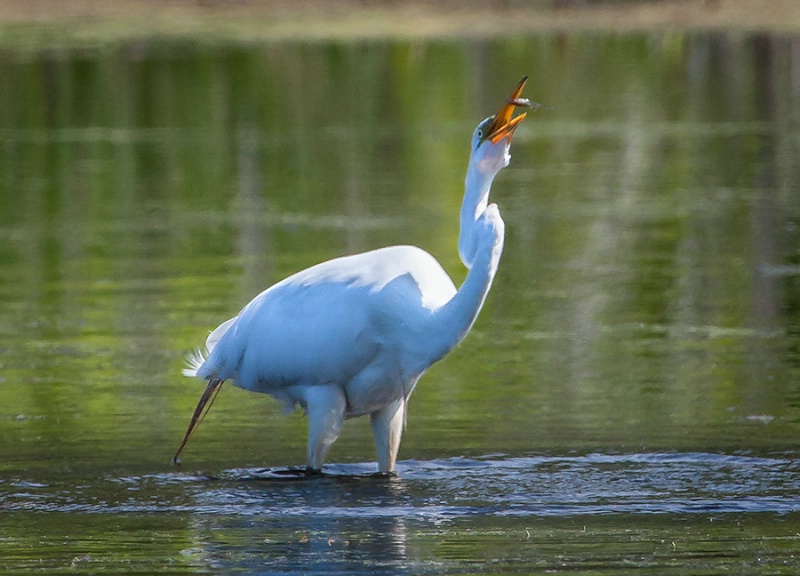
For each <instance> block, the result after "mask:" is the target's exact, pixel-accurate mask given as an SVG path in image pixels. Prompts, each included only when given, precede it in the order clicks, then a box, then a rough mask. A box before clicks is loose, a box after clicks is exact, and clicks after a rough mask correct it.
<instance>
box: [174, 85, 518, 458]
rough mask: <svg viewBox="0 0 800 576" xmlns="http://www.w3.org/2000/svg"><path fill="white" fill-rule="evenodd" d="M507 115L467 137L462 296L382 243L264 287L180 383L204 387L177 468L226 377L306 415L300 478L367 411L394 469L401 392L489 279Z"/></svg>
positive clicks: (418, 259)
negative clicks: (195, 381)
mask: <svg viewBox="0 0 800 576" xmlns="http://www.w3.org/2000/svg"><path fill="white" fill-rule="evenodd" d="M524 83H525V79H523V80H522V81H521V82H520V84H519V85H518V86H517V89H516V90H515V91H514V93H513V94H512V97H511V98H512V99H514V98H518V97H519V95H520V93H521V91H522V87H523V86H524ZM509 102H510V101H509ZM512 111H513V103H508V104H506V105H504V106H503V108H502V109H501V111H500V112H499V113H498V114H497V115H495V116H494V117H491V118H487V119H486V120H484V121H483V122H481V124H480V125H479V126H478V128H476V130H475V133H474V135H473V138H472V150H471V155H470V163H469V167H468V170H467V178H466V186H465V194H464V202H463V205H462V210H461V234H460V237H459V254H460V256H461V259H462V261H463V262H464V264H465V265H466V266H467V267H468V268H469V273H468V274H467V277H466V279H465V280H464V283H463V284H462V286H461V288H460V289H459V290H456V287H455V285H454V284H453V281H452V280H451V279H450V277H449V276H448V275H447V273H446V272H445V271H444V269H442V267H441V266H440V265H439V263H438V262H437V261H436V259H435V258H433V256H431V255H430V254H429V253H427V252H425V251H424V250H422V249H420V248H417V247H414V246H391V247H387V248H381V249H378V250H373V251H370V252H365V253H363V254H356V255H353V256H344V257H341V258H336V259H334V260H329V261H327V262H323V263H321V264H317V265H316V266H312V267H311V268H308V269H306V270H303V271H301V272H298V273H296V274H294V275H292V276H289V277H288V278H286V279H284V280H282V281H281V282H278V283H277V284H275V285H273V286H271V287H270V288H268V289H266V290H265V291H263V292H262V293H261V294H259V295H258V296H256V297H255V298H254V299H253V300H252V301H250V303H248V304H247V305H246V306H245V307H244V308H243V309H242V311H241V312H240V313H239V314H238V315H237V316H236V317H235V318H232V319H230V320H227V321H226V322H224V323H222V324H221V325H220V326H219V327H217V328H216V329H215V330H214V331H213V332H212V333H211V334H210V335H209V337H208V339H207V340H206V350H205V352H201V351H197V352H195V353H193V354H192V355H190V357H189V358H188V364H189V368H187V369H186V370H184V374H186V375H187V376H193V377H199V378H203V379H205V380H208V385H207V387H206V390H205V392H204V394H203V397H202V398H201V400H200V402H199V403H198V406H197V409H196V410H195V414H194V417H193V418H192V422H191V424H190V425H189V429H188V430H187V433H186V436H185V438H184V441H183V443H182V444H181V447H180V448H179V450H178V453H177V454H176V455H175V459H176V460H177V457H178V455H179V454H180V451H181V450H182V449H183V446H184V445H185V444H186V441H187V440H188V438H189V436H190V435H191V433H192V431H193V430H194V428H195V427H196V425H197V423H198V422H199V421H200V419H201V416H202V414H203V408H204V406H205V405H206V403H207V402H208V400H209V399H211V398H213V397H214V396H215V394H216V392H218V390H219V388H220V386H221V385H222V383H223V382H224V381H226V380H232V381H233V382H234V384H235V385H236V386H239V387H241V388H244V389H247V390H251V391H254V392H262V393H266V394H269V395H271V396H273V397H275V398H277V399H278V400H280V401H283V402H284V403H285V404H286V406H287V407H288V408H293V407H296V406H300V407H302V408H303V409H304V410H305V411H306V414H307V416H308V425H309V434H308V452H307V456H306V465H307V467H308V469H310V470H313V471H319V470H320V468H321V467H322V464H323V462H324V461H325V458H326V456H327V453H328V450H329V448H330V446H331V444H332V443H333V441H334V440H335V439H336V437H337V436H338V435H339V431H340V429H341V425H342V422H343V420H344V419H346V418H352V417H356V416H361V415H365V414H369V415H370V419H371V424H372V429H373V433H374V436H375V442H376V446H377V452H378V467H379V470H380V471H381V472H391V471H393V470H394V466H395V461H396V458H397V450H398V448H399V445H400V437H401V435H402V431H403V424H404V420H405V410H406V402H407V400H408V397H409V395H410V394H411V392H412V390H413V389H414V386H415V385H416V383H417V381H418V379H419V378H420V376H421V375H422V374H423V373H424V372H425V370H427V369H428V368H429V367H430V366H431V365H432V364H433V363H434V362H436V361H437V360H440V359H441V358H442V357H444V355H445V354H447V352H449V351H450V350H451V349H452V348H453V347H454V346H456V345H457V344H458V343H459V342H460V341H461V340H462V339H463V338H464V336H465V335H466V334H467V332H468V331H469V329H470V328H471V326H472V324H473V322H474V321H475V318H476V317H477V315H478V312H479V311H480V309H481V306H482V305H483V302H484V299H485V298H486V294H487V293H488V291H489V288H490V286H491V283H492V279H493V278H494V275H495V272H496V270H497V264H498V262H499V260H500V254H501V253H502V248H503V235H504V224H503V220H502V218H501V217H500V213H499V211H498V209H497V206H496V205H494V204H488V197H489V189H490V186H491V183H492V181H493V179H494V177H495V175H496V174H497V173H498V172H499V171H500V169H502V168H503V167H504V166H506V165H507V164H508V161H509V159H510V156H509V154H508V150H509V146H510V142H511V135H512V134H513V132H514V130H515V128H516V127H517V125H518V124H519V122H520V121H521V120H522V118H523V117H524V114H522V115H520V116H517V117H516V118H514V119H512V118H511V115H512ZM209 406H210V404H209Z"/></svg>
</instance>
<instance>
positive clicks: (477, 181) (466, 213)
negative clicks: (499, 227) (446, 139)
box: [458, 162, 495, 268]
mask: <svg viewBox="0 0 800 576" xmlns="http://www.w3.org/2000/svg"><path fill="white" fill-rule="evenodd" d="M494 176H495V174H485V173H483V172H481V171H479V170H478V169H477V168H476V167H475V165H474V164H473V163H472V162H470V164H469V168H467V178H466V180H465V181H464V200H463V201H462V202H461V228H460V230H459V234H458V256H459V257H460V258H461V261H462V262H463V263H464V266H466V267H467V268H472V262H473V260H474V259H475V250H476V241H477V238H476V237H475V222H476V221H477V219H478V217H479V216H480V215H481V214H482V213H483V211H484V210H486V205H487V204H488V202H489V191H490V190H491V187H492V181H493V180H494Z"/></svg>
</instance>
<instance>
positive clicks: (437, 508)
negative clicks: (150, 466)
mask: <svg viewBox="0 0 800 576" xmlns="http://www.w3.org/2000/svg"><path fill="white" fill-rule="evenodd" d="M797 456H798V455H797V454H779V455H775V456H772V457H755V456H748V455H723V454H708V453H674V454H673V453H646V454H618V455H614V454H588V455H581V456H545V455H531V456H519V457H507V456H503V455H496V454H495V455H487V456H485V457H479V458H448V459H440V460H431V461H416V460H408V461H404V462H401V463H400V464H399V466H398V468H399V477H391V478H381V477H376V476H374V475H373V474H372V473H371V470H372V466H371V465H368V464H339V465H332V466H330V467H328V468H327V473H326V474H325V475H323V476H321V477H312V478H306V477H305V476H303V475H298V474H292V473H289V474H287V473H286V471H285V470H273V469H232V470H226V471H224V472H222V473H219V474H215V475H213V476H212V475H203V474H185V473H182V472H167V473H157V474H147V475H127V476H114V477H106V478H102V479H100V480H99V481H94V482H89V481H87V480H86V479H72V480H70V479H55V480H54V479H49V480H48V481H42V480H40V479H16V480H11V481H6V482H4V483H0V509H3V510H27V511H31V510H32V511H60V512H81V513H158V512H172V513H191V514H199V515H204V514H225V515H232V516H242V517H250V516H273V517H298V516H301V517H306V516H324V517H327V518H346V517H358V518H398V517H399V518H413V519H420V520H430V521H436V522H438V521H446V520H449V519H454V518H459V517H465V516H472V515H497V516H516V517H519V516H531V517H538V516H542V517H544V516H563V517H567V516H575V515H602V514H624V513H628V514H631V513H633V514H684V515H691V514H706V515H713V514H723V513H737V512H738V513H752V512H769V513H777V514H787V513H790V512H794V511H797V510H799V509H800V459H798V458H797Z"/></svg>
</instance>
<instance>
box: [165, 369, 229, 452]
mask: <svg viewBox="0 0 800 576" xmlns="http://www.w3.org/2000/svg"><path fill="white" fill-rule="evenodd" d="M223 382H225V381H224V380H220V379H219V378H212V379H211V380H209V381H208V385H207V386H206V389H205V390H204V391H203V395H202V396H200V401H199V402H198V403H197V408H195V409H194V414H193V415H192V421H191V422H189V429H188V430H186V435H185V436H184V437H183V442H181V445H180V447H179V448H178V451H177V452H175V456H173V457H172V463H173V464H178V463H179V462H180V460H178V457H179V456H180V455H181V452H182V451H183V447H184V446H186V443H187V442H188V441H189V438H190V437H191V435H192V433H193V432H194V431H195V429H196V428H197V426H198V425H199V424H200V422H202V421H203V418H205V415H206V414H208V411H209V410H211V405H212V404H214V399H215V398H216V397H217V394H218V393H219V389H220V388H222V383H223ZM209 400H210V401H209ZM206 405H207V406H206Z"/></svg>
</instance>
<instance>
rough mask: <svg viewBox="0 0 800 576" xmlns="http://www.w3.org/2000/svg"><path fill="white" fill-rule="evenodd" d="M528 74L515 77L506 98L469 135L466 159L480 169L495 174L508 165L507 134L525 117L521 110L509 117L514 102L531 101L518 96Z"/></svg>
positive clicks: (523, 104)
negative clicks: (493, 113) (468, 148)
mask: <svg viewBox="0 0 800 576" xmlns="http://www.w3.org/2000/svg"><path fill="white" fill-rule="evenodd" d="M527 80H528V77H527V76H525V77H524V78H522V80H520V81H519V84H517V87H516V88H515V89H514V91H513V92H512V93H511V96H509V98H508V100H506V102H505V104H503V107H502V108H500V111H499V112H498V113H497V114H495V115H494V116H490V117H489V118H486V119H485V120H484V121H483V122H481V123H480V124H478V127H477V128H475V132H474V133H473V135H472V154H471V156H470V162H471V163H472V164H473V165H474V166H475V167H476V168H478V169H479V170H480V171H481V172H485V173H492V174H496V173H497V172H499V171H500V170H501V169H502V168H504V167H506V166H508V162H509V160H510V159H511V154H510V153H509V150H510V148H511V137H512V136H513V135H514V130H516V129H517V126H519V124H520V122H522V120H523V119H524V118H525V115H526V113H525V112H523V113H522V114H520V115H519V116H516V117H514V118H512V117H511V116H512V115H513V114H514V109H515V108H516V107H518V106H524V107H528V108H530V107H531V106H532V103H531V102H530V101H529V100H527V99H524V98H521V97H520V96H521V94H522V89H523V88H524V87H525V82H527Z"/></svg>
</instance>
